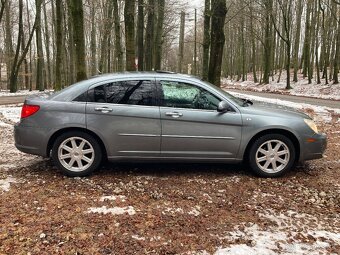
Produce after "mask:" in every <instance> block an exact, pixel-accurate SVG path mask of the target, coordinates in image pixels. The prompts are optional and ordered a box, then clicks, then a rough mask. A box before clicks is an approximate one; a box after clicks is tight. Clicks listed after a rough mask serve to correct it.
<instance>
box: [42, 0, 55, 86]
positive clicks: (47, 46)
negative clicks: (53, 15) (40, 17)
mask: <svg viewBox="0 0 340 255" xmlns="http://www.w3.org/2000/svg"><path fill="white" fill-rule="evenodd" d="M43 10H44V23H45V51H46V61H47V79H46V83H45V84H46V85H47V86H51V85H52V84H53V82H52V71H51V57H50V33H49V29H48V23H47V14H46V3H45V4H43Z"/></svg>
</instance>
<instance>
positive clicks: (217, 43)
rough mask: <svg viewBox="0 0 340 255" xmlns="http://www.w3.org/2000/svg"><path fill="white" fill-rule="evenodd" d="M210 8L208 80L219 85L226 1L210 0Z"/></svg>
mask: <svg viewBox="0 0 340 255" xmlns="http://www.w3.org/2000/svg"><path fill="white" fill-rule="evenodd" d="M211 10H212V18H211V47H210V59H209V73H208V80H209V82H211V83H213V84H215V85H216V86H220V84H221V65H222V56H223V47H224V42H225V36H224V22H225V17H226V14H227V6H226V1H225V0H212V2H211Z"/></svg>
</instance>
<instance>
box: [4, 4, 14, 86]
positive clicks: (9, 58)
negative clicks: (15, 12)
mask: <svg viewBox="0 0 340 255" xmlns="http://www.w3.org/2000/svg"><path fill="white" fill-rule="evenodd" d="M4 5H5V48H6V51H5V52H6V69H7V89H10V80H9V77H10V76H11V73H10V67H11V66H12V64H13V55H14V52H13V42H12V30H11V27H12V24H11V23H12V22H11V12H10V8H11V6H10V1H7V2H6V3H4Z"/></svg>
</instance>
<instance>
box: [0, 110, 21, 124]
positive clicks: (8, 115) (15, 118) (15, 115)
mask: <svg viewBox="0 0 340 255" xmlns="http://www.w3.org/2000/svg"><path fill="white" fill-rule="evenodd" d="M0 115H2V116H3V117H4V118H5V119H7V120H9V121H11V122H13V123H17V122H19V121H20V115H21V107H18V106H15V107H6V106H5V107H0ZM3 126H4V125H3Z"/></svg>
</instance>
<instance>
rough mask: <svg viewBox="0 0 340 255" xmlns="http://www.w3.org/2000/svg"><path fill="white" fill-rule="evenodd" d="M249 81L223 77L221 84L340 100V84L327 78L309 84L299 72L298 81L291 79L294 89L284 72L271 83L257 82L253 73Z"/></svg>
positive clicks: (229, 86)
mask: <svg viewBox="0 0 340 255" xmlns="http://www.w3.org/2000/svg"><path fill="white" fill-rule="evenodd" d="M247 77H248V80H247V81H243V82H242V81H235V80H231V79H227V78H222V79H221V84H222V85H223V86H225V87H228V88H235V89H246V90H251V91H258V92H264V91H266V92H278V93H283V94H290V95H295V96H306V97H314V98H322V99H332V100H340V84H325V79H321V83H322V84H316V82H315V81H314V80H313V81H312V84H308V79H306V78H303V75H302V74H298V81H297V82H293V81H291V87H292V89H290V90H286V77H287V76H286V73H282V77H281V81H280V82H277V80H278V75H277V74H276V75H275V76H274V79H270V82H269V84H259V83H255V82H254V79H253V75H252V74H248V75H247Z"/></svg>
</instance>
